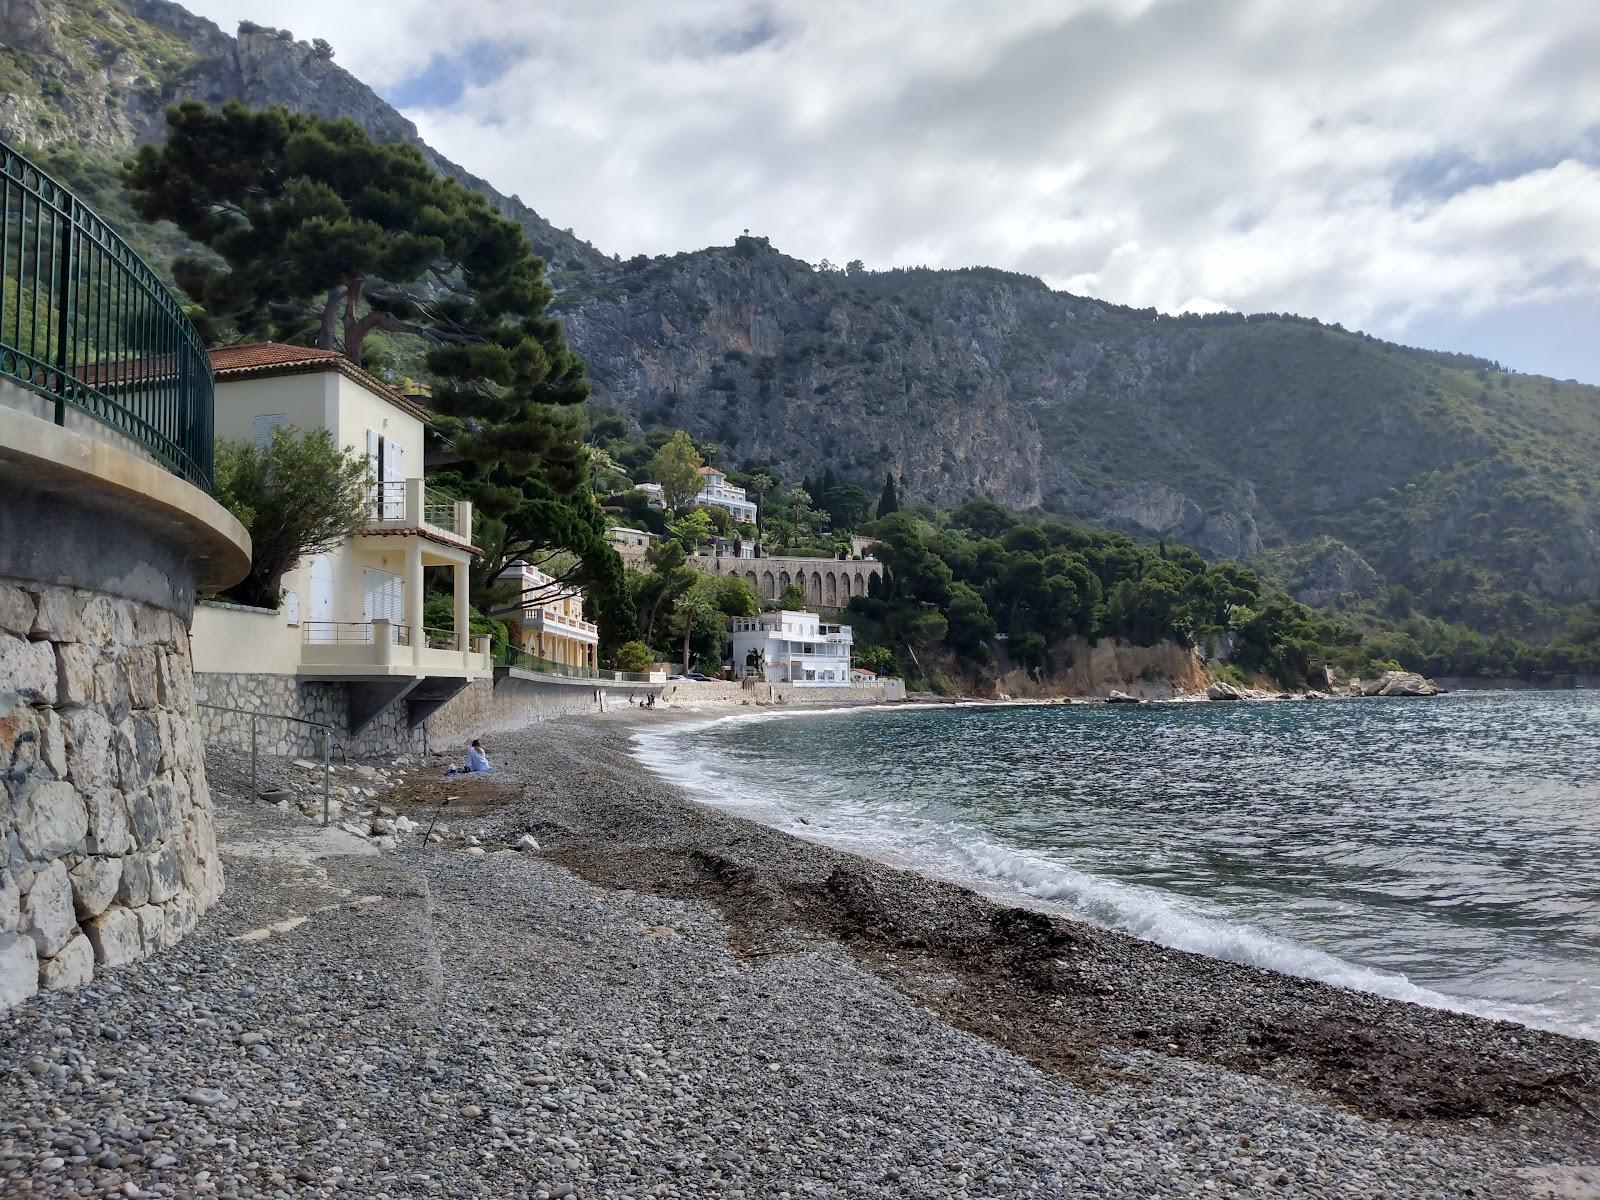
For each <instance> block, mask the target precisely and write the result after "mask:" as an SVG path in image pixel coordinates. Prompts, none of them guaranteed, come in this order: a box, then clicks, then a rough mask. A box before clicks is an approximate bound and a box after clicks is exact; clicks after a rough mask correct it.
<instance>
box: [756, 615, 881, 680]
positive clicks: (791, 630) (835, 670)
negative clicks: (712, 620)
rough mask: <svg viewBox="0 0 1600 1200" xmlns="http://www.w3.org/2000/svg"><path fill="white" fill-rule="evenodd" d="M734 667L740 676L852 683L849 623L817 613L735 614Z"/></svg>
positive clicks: (761, 678) (759, 678)
mask: <svg viewBox="0 0 1600 1200" xmlns="http://www.w3.org/2000/svg"><path fill="white" fill-rule="evenodd" d="M731 630H732V633H733V650H732V654H733V673H734V677H735V678H736V679H757V680H761V681H763V682H765V683H793V684H801V685H806V686H813V687H849V686H850V682H851V680H850V645H851V642H852V640H853V639H852V637H851V633H850V626H848V625H824V624H822V622H821V619H820V618H819V617H818V616H817V614H816V613H810V612H793V611H790V610H788V609H785V610H784V611H782V612H770V613H762V614H761V615H760V616H756V617H735V618H734V619H733V621H732V623H731Z"/></svg>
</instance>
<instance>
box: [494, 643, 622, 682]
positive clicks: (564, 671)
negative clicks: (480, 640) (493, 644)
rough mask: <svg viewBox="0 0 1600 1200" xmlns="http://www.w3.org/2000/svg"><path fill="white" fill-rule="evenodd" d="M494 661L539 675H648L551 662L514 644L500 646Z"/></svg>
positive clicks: (605, 678) (616, 678) (603, 678)
mask: <svg viewBox="0 0 1600 1200" xmlns="http://www.w3.org/2000/svg"><path fill="white" fill-rule="evenodd" d="M495 662H497V663H498V664H499V665H500V666H502V667H519V668H521V669H522V670H524V671H534V672H537V673H538V674H540V675H559V676H561V677H562V678H564V679H593V680H597V681H600V682H609V683H649V682H650V676H648V675H643V674H640V673H639V672H637V671H606V670H603V669H601V668H599V667H573V666H568V665H567V664H566V663H558V662H551V661H550V660H549V659H548V658H540V657H539V656H538V655H536V654H529V653H528V652H527V651H526V650H519V649H517V648H516V647H515V646H511V645H506V646H501V647H500V648H499V650H498V651H497V652H496V653H495Z"/></svg>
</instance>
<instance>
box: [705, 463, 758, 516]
mask: <svg viewBox="0 0 1600 1200" xmlns="http://www.w3.org/2000/svg"><path fill="white" fill-rule="evenodd" d="M694 501H695V503H696V504H709V505H712V506H714V507H716V508H725V509H727V510H728V511H729V512H730V513H732V514H733V519H734V520H735V521H738V522H739V523H740V524H741V525H754V524H755V522H756V506H755V503H754V502H753V501H751V500H750V499H749V498H748V497H747V496H746V495H745V491H744V489H743V488H742V487H739V486H737V485H736V484H732V483H729V482H728V477H727V476H726V475H725V474H723V473H722V472H721V471H719V470H717V468H715V467H701V468H700V494H699V495H698V496H696V497H695V498H694Z"/></svg>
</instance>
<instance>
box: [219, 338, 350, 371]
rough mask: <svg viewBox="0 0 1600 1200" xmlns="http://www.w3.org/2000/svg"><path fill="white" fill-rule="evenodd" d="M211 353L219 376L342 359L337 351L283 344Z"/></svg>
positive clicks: (259, 344) (224, 348)
mask: <svg viewBox="0 0 1600 1200" xmlns="http://www.w3.org/2000/svg"><path fill="white" fill-rule="evenodd" d="M210 353H211V369H212V371H214V372H215V373H216V374H218V375H221V374H223V373H224V372H228V371H250V370H255V369H257V368H260V367H287V366H290V365H293V366H300V365H302V364H308V363H325V362H331V361H332V360H334V359H336V358H339V357H341V356H340V354H339V352H338V351H337V350H319V349H317V348H316V347H314V346H290V345H286V344H285V343H283V342H252V343H250V344H249V345H245V346H218V347H216V348H215V349H214V350H212V351H211V352H210Z"/></svg>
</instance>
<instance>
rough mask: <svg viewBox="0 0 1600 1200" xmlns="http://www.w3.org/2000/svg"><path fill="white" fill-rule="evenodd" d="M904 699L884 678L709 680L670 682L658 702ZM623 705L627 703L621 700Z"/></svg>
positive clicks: (900, 688)
mask: <svg viewBox="0 0 1600 1200" xmlns="http://www.w3.org/2000/svg"><path fill="white" fill-rule="evenodd" d="M905 698H906V686H905V682H904V681H903V680H900V679H884V680H880V681H879V682H877V683H872V684H852V685H851V686H849V687H827V686H824V687H807V686H805V685H804V684H794V683H754V682H752V683H750V684H749V685H748V686H746V685H745V684H743V683H734V682H731V681H729V680H725V679H712V680H708V681H706V682H705V683H700V682H698V681H696V680H692V679H690V680H684V681H682V682H679V683H669V684H667V685H666V687H664V688H663V689H662V691H661V699H660V701H659V702H660V703H662V704H668V705H671V706H673V707H675V708H694V707H697V706H701V705H704V706H707V707H727V706H731V705H736V704H757V705H768V704H811V705H834V704H886V703H892V702H895V701H900V700H904V699H905ZM624 703H626V701H624Z"/></svg>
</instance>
